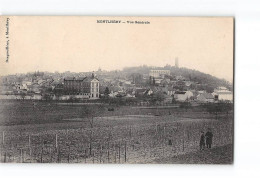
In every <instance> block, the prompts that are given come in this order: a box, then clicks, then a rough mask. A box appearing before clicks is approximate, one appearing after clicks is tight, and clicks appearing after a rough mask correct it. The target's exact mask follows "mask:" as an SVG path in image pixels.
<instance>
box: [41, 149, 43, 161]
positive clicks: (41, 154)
mask: <svg viewBox="0 0 260 179" xmlns="http://www.w3.org/2000/svg"><path fill="white" fill-rule="evenodd" d="M42 155H43V147H42V150H41V163H42V162H43V161H42Z"/></svg>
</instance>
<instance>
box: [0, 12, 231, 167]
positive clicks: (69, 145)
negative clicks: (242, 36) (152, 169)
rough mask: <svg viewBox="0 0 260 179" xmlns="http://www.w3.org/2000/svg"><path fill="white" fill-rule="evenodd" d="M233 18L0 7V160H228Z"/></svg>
mask: <svg viewBox="0 0 260 179" xmlns="http://www.w3.org/2000/svg"><path fill="white" fill-rule="evenodd" d="M233 54H234V19H233V18H232V17H102V16H97V17H94V16H0V161H1V162H2V163H82V164H85V163H86V164H232V163H233V146H234V145H233V139H234V105H233V101H234V100H233V98H234V97H233V94H234V93H233V91H234V89H233V83H234V81H233V73H234V72H233V63H234V56H233Z"/></svg>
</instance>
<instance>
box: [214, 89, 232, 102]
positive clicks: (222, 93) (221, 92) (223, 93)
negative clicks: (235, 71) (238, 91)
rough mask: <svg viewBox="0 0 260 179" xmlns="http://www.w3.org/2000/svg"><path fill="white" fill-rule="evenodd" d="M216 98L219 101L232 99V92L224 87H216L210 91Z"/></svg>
mask: <svg viewBox="0 0 260 179" xmlns="http://www.w3.org/2000/svg"><path fill="white" fill-rule="evenodd" d="M212 94H213V95H214V97H215V99H216V100H219V101H233V93H232V92H231V91H229V90H228V89H227V88H226V87H223V86H221V87H218V88H216V89H214V92H213V93H212Z"/></svg>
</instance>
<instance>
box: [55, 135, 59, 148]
mask: <svg viewBox="0 0 260 179" xmlns="http://www.w3.org/2000/svg"><path fill="white" fill-rule="evenodd" d="M55 147H56V150H57V149H58V134H55Z"/></svg>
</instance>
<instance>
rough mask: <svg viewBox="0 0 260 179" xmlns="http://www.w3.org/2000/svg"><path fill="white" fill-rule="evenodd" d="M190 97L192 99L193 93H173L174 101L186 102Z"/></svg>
mask: <svg viewBox="0 0 260 179" xmlns="http://www.w3.org/2000/svg"><path fill="white" fill-rule="evenodd" d="M191 97H193V93H192V92H191V91H176V92H175V93H174V99H175V100H176V101H182V102H183V101H187V100H189V99H190V98H191Z"/></svg>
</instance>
